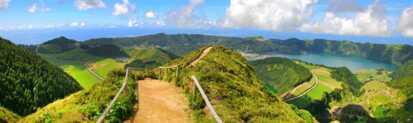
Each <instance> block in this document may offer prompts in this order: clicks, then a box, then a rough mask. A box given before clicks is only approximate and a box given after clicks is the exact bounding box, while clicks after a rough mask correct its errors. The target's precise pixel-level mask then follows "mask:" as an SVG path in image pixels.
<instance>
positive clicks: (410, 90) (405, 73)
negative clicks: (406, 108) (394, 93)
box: [390, 60, 413, 98]
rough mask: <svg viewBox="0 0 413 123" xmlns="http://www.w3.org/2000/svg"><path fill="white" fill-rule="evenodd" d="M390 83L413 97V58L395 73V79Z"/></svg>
mask: <svg viewBox="0 0 413 123" xmlns="http://www.w3.org/2000/svg"><path fill="white" fill-rule="evenodd" d="M390 85H391V86H393V87H395V88H400V89H401V90H403V91H404V92H405V93H406V94H407V95H408V96H409V97H412V98H413V60H410V61H409V62H407V63H406V64H404V65H403V66H400V67H399V69H398V70H397V71H396V72H394V73H393V81H392V82H390Z"/></svg>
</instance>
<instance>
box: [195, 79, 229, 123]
mask: <svg viewBox="0 0 413 123" xmlns="http://www.w3.org/2000/svg"><path fill="white" fill-rule="evenodd" d="M191 78H192V80H194V83H195V86H196V88H197V89H198V91H199V93H200V94H201V96H202V99H204V102H205V104H206V105H207V107H208V109H209V111H210V112H211V114H212V116H214V119H215V121H217V123H222V120H221V118H220V117H219V116H218V113H217V112H216V111H215V109H214V107H212V104H211V102H210V101H209V99H208V96H207V95H206V94H205V92H204V89H202V87H201V84H199V81H198V79H196V77H195V76H192V77H191Z"/></svg>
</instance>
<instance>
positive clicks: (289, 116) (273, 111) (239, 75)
mask: <svg viewBox="0 0 413 123" xmlns="http://www.w3.org/2000/svg"><path fill="white" fill-rule="evenodd" d="M200 53H201V50H198V51H195V52H192V53H190V54H189V55H186V56H185V57H183V58H182V59H178V60H175V61H173V62H171V63H170V65H175V64H180V65H184V66H186V65H188V64H190V63H191V61H193V60H194V59H195V58H196V57H197V56H198V55H199V54H200ZM169 75H175V74H173V73H170V74H169ZM191 75H196V76H197V77H198V79H199V81H200V82H201V85H202V87H203V88H204V89H205V90H206V93H207V95H208V97H209V98H210V99H211V101H212V103H213V105H214V106H215V108H216V110H217V112H218V114H219V115H220V116H221V117H222V118H223V120H224V121H225V122H241V121H246V122H304V121H303V120H302V119H301V118H300V117H299V116H298V115H297V114H296V112H295V111H294V110H293V109H292V108H291V107H290V106H288V104H286V103H284V102H282V101H280V99H278V98H277V97H274V96H271V95H270V94H269V93H267V92H266V91H265V88H264V86H263V85H262V83H261V82H260V81H259V80H258V78H257V77H256V75H255V73H254V70H253V68H252V67H251V66H249V65H248V64H247V61H246V59H245V58H243V57H242V56H241V55H240V54H238V53H236V52H235V51H233V50H230V49H225V48H223V47H214V48H213V49H212V50H211V51H210V52H209V54H208V55H207V56H205V57H204V58H203V59H201V60H200V61H199V62H198V64H197V65H195V66H193V67H188V68H184V69H181V72H180V76H179V81H178V82H177V85H179V86H181V87H183V88H185V89H186V90H187V91H188V93H187V94H188V97H189V100H190V103H191V105H192V108H193V110H194V112H195V114H194V116H195V120H197V121H198V122H202V121H203V122H205V121H208V120H207V119H209V118H211V117H208V116H206V115H205V114H204V113H203V107H204V104H203V103H202V99H201V97H200V95H199V94H198V93H196V95H193V94H191V93H190V92H191V91H190V90H191V89H190V88H191V87H192V86H191V85H190V84H191V83H190V81H191V80H190V79H189V77H190V76H191ZM170 80H171V81H174V80H176V78H174V77H173V76H172V77H170ZM209 120H210V122H213V121H212V120H211V119H209Z"/></svg>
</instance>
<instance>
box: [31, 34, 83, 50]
mask: <svg viewBox="0 0 413 123" xmlns="http://www.w3.org/2000/svg"><path fill="white" fill-rule="evenodd" d="M78 45H79V43H78V42H77V41H75V40H72V39H68V38H66V37H58V38H55V39H52V40H50V41H46V42H45V43H43V44H42V45H40V46H39V47H38V49H35V50H37V51H38V52H40V53H62V52H65V51H69V50H72V49H75V48H76V47H78Z"/></svg>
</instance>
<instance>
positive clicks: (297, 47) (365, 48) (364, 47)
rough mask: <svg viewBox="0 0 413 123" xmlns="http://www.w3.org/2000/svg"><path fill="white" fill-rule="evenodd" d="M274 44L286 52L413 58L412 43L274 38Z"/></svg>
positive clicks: (400, 61) (394, 61)
mask: <svg viewBox="0 0 413 123" xmlns="http://www.w3.org/2000/svg"><path fill="white" fill-rule="evenodd" d="M272 43H273V44H274V45H278V46H280V47H284V48H283V49H282V52H286V53H297V54H299V53H303V52H309V53H316V54H332V55H342V56H356V57H362V58H367V59H370V60H375V61H380V62H385V63H392V64H397V65H399V64H403V63H405V62H407V61H408V60H409V59H413V47H412V46H410V45H385V44H372V43H355V42H350V41H334V40H324V39H315V40H311V41H303V40H299V39H288V40H272Z"/></svg>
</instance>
